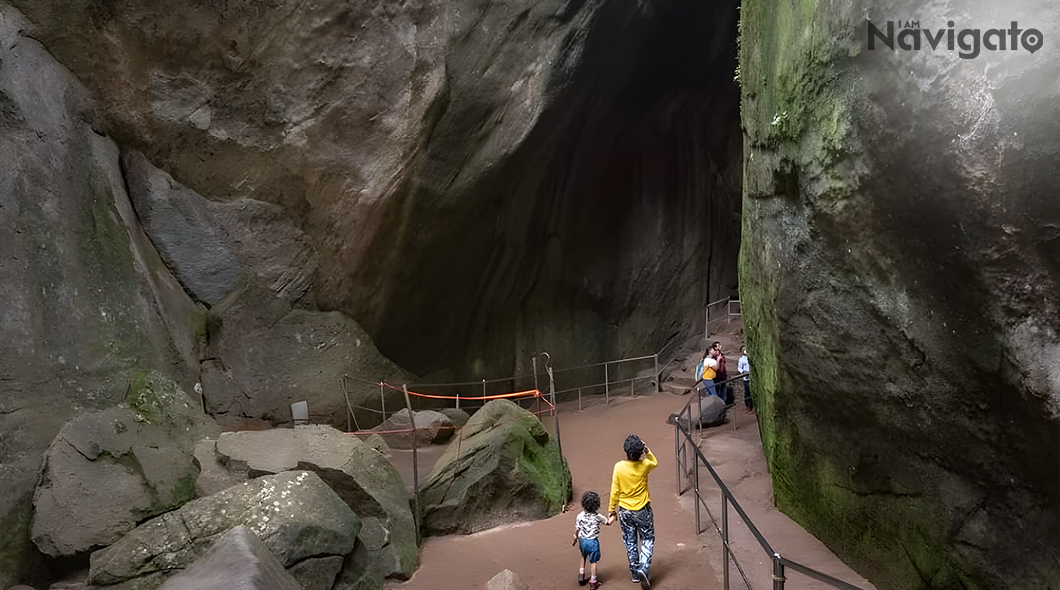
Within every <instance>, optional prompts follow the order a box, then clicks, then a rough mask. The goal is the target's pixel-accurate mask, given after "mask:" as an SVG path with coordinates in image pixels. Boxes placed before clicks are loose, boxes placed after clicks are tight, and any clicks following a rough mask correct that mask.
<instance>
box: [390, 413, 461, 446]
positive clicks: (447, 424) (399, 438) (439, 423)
mask: <svg viewBox="0 0 1060 590" xmlns="http://www.w3.org/2000/svg"><path fill="white" fill-rule="evenodd" d="M412 417H413V418H414V419H415V422H416V446H419V447H425V446H427V445H432V444H435V443H443V442H445V441H447V440H449V437H450V436H452V435H453V431H454V430H455V427H454V426H453V422H452V421H451V420H450V419H449V417H448V416H446V415H445V414H443V413H441V412H437V411H434V410H424V411H421V412H415V413H414V414H413V415H412ZM405 430H408V431H411V430H412V421H411V420H409V411H408V408H402V410H401V411H400V412H397V413H396V414H394V415H393V416H390V417H389V418H387V419H386V421H385V422H383V423H382V424H380V425H379V426H376V427H375V428H372V431H376V432H378V433H379V436H381V437H383V440H385V441H386V443H387V444H388V445H390V448H392V449H411V448H412V432H401V431H405ZM395 431H397V432H395Z"/></svg>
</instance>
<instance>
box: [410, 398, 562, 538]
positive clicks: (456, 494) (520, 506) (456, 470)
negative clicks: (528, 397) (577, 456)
mask: <svg viewBox="0 0 1060 590" xmlns="http://www.w3.org/2000/svg"><path fill="white" fill-rule="evenodd" d="M570 495H571V477H570V470H569V469H568V468H567V461H566V460H565V459H564V458H563V457H562V456H561V455H560V454H559V446H558V445H557V444H556V441H555V440H553V439H552V438H551V437H550V436H549V434H548V432H547V431H546V430H545V429H544V427H542V426H541V422H539V421H538V419H537V417H535V416H534V415H533V414H531V413H530V412H528V411H526V410H524V409H522V408H520V407H519V406H517V405H516V404H514V403H512V402H510V401H508V400H504V399H498V400H493V401H490V402H488V403H487V404H486V405H484V406H482V407H481V408H480V409H479V410H478V411H476V412H475V414H474V415H472V416H471V419H470V420H469V421H468V423H467V424H465V425H464V427H463V428H462V429H461V430H460V433H459V435H458V436H457V437H456V439H455V440H454V441H453V442H451V443H449V447H448V448H446V450H445V452H444V453H442V456H441V457H439V458H438V462H437V463H435V466H434V469H433V470H432V471H431V473H430V475H429V476H428V477H427V481H426V482H425V483H424V484H423V488H422V489H421V491H420V504H421V506H422V510H423V531H424V533H425V534H427V535H445V534H452V533H464V534H467V533H474V532H477V531H480V530H484V529H487V528H491V527H494V526H497V525H500V524H505V523H510V522H518V521H523V520H534V519H540V518H548V517H549V516H553V515H555V514H558V513H559V512H560V510H562V509H563V505H564V504H565V503H566V502H567V500H569V499H570Z"/></svg>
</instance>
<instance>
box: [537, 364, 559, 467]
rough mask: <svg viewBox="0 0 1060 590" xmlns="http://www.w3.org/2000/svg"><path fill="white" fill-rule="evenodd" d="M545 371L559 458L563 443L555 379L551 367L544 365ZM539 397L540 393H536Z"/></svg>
mask: <svg viewBox="0 0 1060 590" xmlns="http://www.w3.org/2000/svg"><path fill="white" fill-rule="evenodd" d="M545 369H546V370H547V371H548V390H549V393H551V394H552V416H553V417H555V423H556V447H558V448H559V456H560V457H562V456H563V443H562V442H561V441H560V438H559V408H557V407H556V378H555V376H554V375H553V374H552V367H550V366H548V365H545ZM537 393H538V395H541V392H540V391H538V392H537Z"/></svg>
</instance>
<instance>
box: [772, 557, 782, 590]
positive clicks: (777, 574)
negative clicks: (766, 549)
mask: <svg viewBox="0 0 1060 590" xmlns="http://www.w3.org/2000/svg"><path fill="white" fill-rule="evenodd" d="M773 590H784V564H783V563H781V562H780V554H779V553H774V554H773Z"/></svg>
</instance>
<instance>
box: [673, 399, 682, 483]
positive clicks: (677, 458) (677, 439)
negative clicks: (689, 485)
mask: <svg viewBox="0 0 1060 590" xmlns="http://www.w3.org/2000/svg"><path fill="white" fill-rule="evenodd" d="M678 418H680V416H678V417H677V418H674V466H675V467H676V469H674V471H676V473H674V475H675V476H676V477H677V487H676V488H675V489H674V494H675V495H677V496H680V495H681V422H680V420H678Z"/></svg>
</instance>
